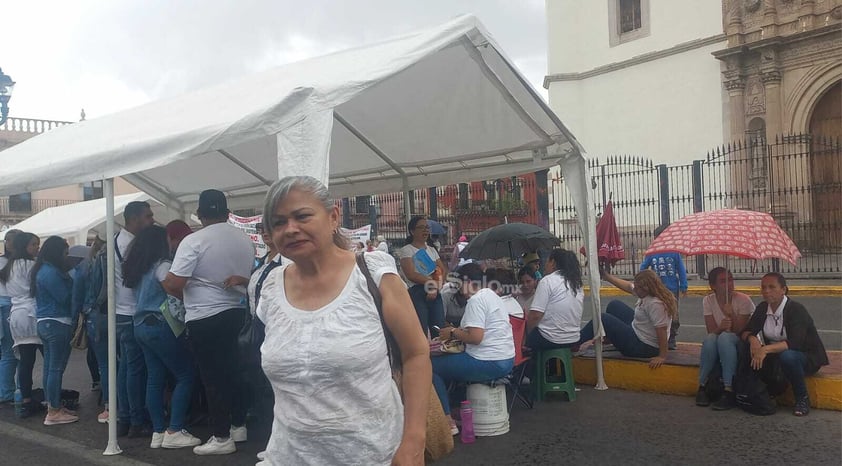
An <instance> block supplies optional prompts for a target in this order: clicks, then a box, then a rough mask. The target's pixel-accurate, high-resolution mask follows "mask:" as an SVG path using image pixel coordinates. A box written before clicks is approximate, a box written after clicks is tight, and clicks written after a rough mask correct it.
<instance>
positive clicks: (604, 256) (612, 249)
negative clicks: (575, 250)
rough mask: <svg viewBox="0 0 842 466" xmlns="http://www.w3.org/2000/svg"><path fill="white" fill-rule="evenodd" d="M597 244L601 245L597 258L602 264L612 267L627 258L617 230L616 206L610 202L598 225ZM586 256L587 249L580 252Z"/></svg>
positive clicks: (606, 205)
mask: <svg viewBox="0 0 842 466" xmlns="http://www.w3.org/2000/svg"><path fill="white" fill-rule="evenodd" d="M596 244H598V245H599V250H598V251H597V256H598V257H599V263H600V264H606V263H607V264H608V265H609V266H612V265H614V264H616V263H617V261H620V260H623V259H625V258H626V251H625V249H623V241H622V240H621V239H620V231H619V230H618V229H617V221H616V220H614V204H613V202H612V201H610V200H609V201H608V204H605V208H604V209H603V212H602V218H600V219H599V222H598V223H597V224H596ZM579 251H580V252H581V253H582V254H585V248H584V247H582V248H581V249H580V250H579Z"/></svg>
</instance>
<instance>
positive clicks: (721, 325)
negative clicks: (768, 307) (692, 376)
mask: <svg viewBox="0 0 842 466" xmlns="http://www.w3.org/2000/svg"><path fill="white" fill-rule="evenodd" d="M708 283H709V284H710V289H711V290H713V293H711V294H709V295H707V296H705V297H704V299H702V313H703V314H704V318H705V327H706V328H707V332H708V334H707V336H706V337H705V340H704V341H703V342H702V353H701V362H700V363H699V391H698V393H697V394H696V405H698V406H708V405H710V400H709V399H708V395H707V391H706V389H705V384H706V383H707V381H708V378H709V376H710V374H711V372H712V371H713V369H714V367H715V366H716V365H717V364H721V367H722V384H723V386H724V387H725V393H724V394H723V396H722V398H720V399H719V400H718V401H717V402H716V403H714V405H713V409H715V410H717V411H722V410H727V409H731V408H733V407H734V406H736V400H735V398H734V391H733V389H732V388H731V386H732V384H733V381H734V373H735V372H736V370H737V344H738V343H739V340H740V338H739V334H740V332H741V331H742V330H743V327H745V325H746V323H748V318H749V316H751V313H752V311H753V310H754V303H752V302H751V298H749V297H748V296H746V295H744V294H743V293H740V292H736V291H734V277H733V276H732V275H731V272H730V271H729V270H728V269H726V268H725V267H716V268H715V269H713V270H711V271H710V272H709V273H708Z"/></svg>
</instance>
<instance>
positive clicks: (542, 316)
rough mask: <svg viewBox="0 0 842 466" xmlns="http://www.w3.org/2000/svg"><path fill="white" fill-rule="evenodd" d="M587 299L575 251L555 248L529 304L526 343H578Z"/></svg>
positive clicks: (542, 345)
mask: <svg viewBox="0 0 842 466" xmlns="http://www.w3.org/2000/svg"><path fill="white" fill-rule="evenodd" d="M584 299H585V294H584V292H583V291H582V270H581V267H580V266H579V260H578V259H577V258H576V255H575V254H573V252H572V251H568V250H566V249H554V250H553V251H552V252H551V253H550V257H549V259H548V260H547V263H546V264H545V265H544V278H542V279H541V281H540V282H538V288H537V290H535V296H534V297H533V298H532V303H531V305H530V306H529V314H528V316H527V320H526V332H527V337H526V346H528V347H530V348H532V349H553V348H569V347H571V346H573V345H575V344H576V343H578V342H579V337H580V335H579V331H580V329H581V322H582V303H583V301H584Z"/></svg>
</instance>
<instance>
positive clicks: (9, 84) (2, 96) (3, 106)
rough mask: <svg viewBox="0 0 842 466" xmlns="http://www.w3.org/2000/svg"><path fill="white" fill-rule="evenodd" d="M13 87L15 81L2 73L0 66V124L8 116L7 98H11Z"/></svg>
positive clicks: (0, 124)
mask: <svg viewBox="0 0 842 466" xmlns="http://www.w3.org/2000/svg"><path fill="white" fill-rule="evenodd" d="M14 87H15V82H14V81H12V78H11V76H9V75H6V74H3V69H2V68H0V126H2V125H3V123H5V122H6V118H8V117H9V99H11V98H12V89H14Z"/></svg>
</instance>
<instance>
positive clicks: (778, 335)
mask: <svg viewBox="0 0 842 466" xmlns="http://www.w3.org/2000/svg"><path fill="white" fill-rule="evenodd" d="M788 300H789V298H787V297H786V296H784V299H782V300H781V304H779V305H778V308H777V309H772V307H771V306H769V305H768V304H767V305H766V320H765V321H764V322H763V341H764V342H765V343H764V344H767V345H768V344H772V343H777V342H779V341H784V340H786V327H784V307H786V302H787V301H788Z"/></svg>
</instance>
